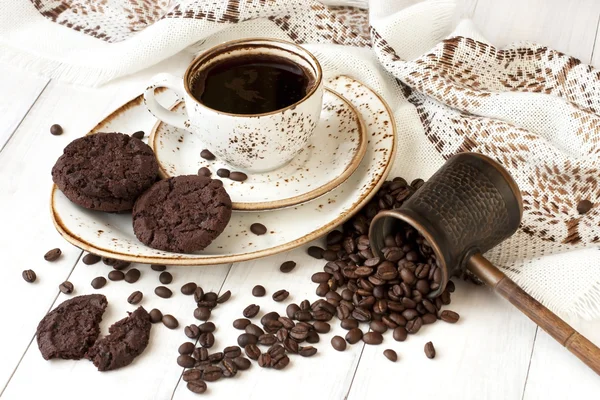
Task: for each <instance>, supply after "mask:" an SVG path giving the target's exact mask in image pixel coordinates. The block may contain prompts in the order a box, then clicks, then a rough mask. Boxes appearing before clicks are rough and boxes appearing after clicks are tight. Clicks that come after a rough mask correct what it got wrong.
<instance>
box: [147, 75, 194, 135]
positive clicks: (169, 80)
mask: <svg viewBox="0 0 600 400" xmlns="http://www.w3.org/2000/svg"><path fill="white" fill-rule="evenodd" d="M159 87H165V88H168V89H171V90H172V91H174V92H175V94H177V97H179V99H180V100H184V99H185V97H184V95H185V89H184V88H183V80H182V79H181V78H178V77H176V76H173V75H171V74H167V73H161V74H158V75H154V76H153V77H152V79H151V80H150V84H149V85H148V87H147V88H146V90H145V91H144V104H145V105H146V108H147V109H148V111H150V112H151V113H152V115H154V116H155V117H156V118H158V119H160V120H161V121H163V122H166V123H167V124H169V125H173V126H176V127H178V128H181V129H185V130H189V129H190V122H189V117H188V115H187V111H186V112H185V115H181V114H178V113H176V112H173V111H171V110H167V109H166V108H165V107H163V106H162V105H161V104H160V103H159V102H158V101H157V100H156V97H155V95H154V89H156V88H159Z"/></svg>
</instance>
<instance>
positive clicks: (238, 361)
mask: <svg viewBox="0 0 600 400" xmlns="http://www.w3.org/2000/svg"><path fill="white" fill-rule="evenodd" d="M233 362H234V363H235V366H236V367H237V369H238V370H239V371H245V370H247V369H248V368H250V366H251V365H252V363H251V362H250V360H248V359H247V358H246V357H241V356H240V357H235V358H234V359H233Z"/></svg>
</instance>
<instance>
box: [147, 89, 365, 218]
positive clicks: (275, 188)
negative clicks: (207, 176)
mask: <svg viewBox="0 0 600 400" xmlns="http://www.w3.org/2000/svg"><path fill="white" fill-rule="evenodd" d="M172 110H174V111H176V112H178V113H179V114H184V113H185V104H184V103H183V102H182V103H179V104H177V105H176V106H175V107H174V108H173V109H172ZM290 134H291V135H293V134H294V133H293V132H290ZM366 136H367V134H366V131H365V127H364V125H363V122H362V120H361V118H360V116H359V112H358V111H357V110H356V109H355V108H354V107H353V106H352V104H350V103H349V102H348V100H346V99H344V98H343V97H342V96H340V95H339V94H338V93H335V92H333V91H332V90H329V89H325V93H324V94H323V110H322V112H321V118H320V119H319V123H318V124H317V127H316V128H315V132H314V134H313V137H312V140H311V142H310V144H309V146H308V147H307V148H306V149H304V150H303V151H302V152H301V153H300V154H298V156H296V157H295V158H294V159H293V160H292V161H290V162H289V163H288V164H286V165H284V166H283V167H281V168H278V169H276V170H273V171H270V172H264V173H253V174H250V173H249V174H248V179H247V180H245V181H243V182H236V181H232V180H230V179H227V178H219V177H218V176H217V170H218V169H220V168H225V169H228V170H229V171H231V172H233V171H236V170H238V169H237V168H236V167H234V166H231V165H230V164H228V163H226V162H225V161H224V160H219V159H218V157H217V159H216V160H214V161H207V160H205V159H203V158H201V157H200V152H201V151H202V150H203V149H205V148H206V146H204V145H203V144H202V142H201V141H200V140H199V139H198V137H197V136H196V135H194V134H193V133H191V132H188V131H186V130H184V129H180V128H177V127H174V126H172V125H169V124H167V123H165V122H162V121H160V122H159V123H158V124H157V125H156V126H155V128H154V129H153V130H152V132H151V134H150V138H149V139H148V144H149V145H150V147H152V149H153V150H154V153H155V154H156V159H157V160H158V165H159V168H160V171H159V174H160V175H161V178H169V177H173V176H178V175H193V174H196V173H197V172H198V169H199V168H201V167H207V168H209V169H210V171H211V172H212V177H213V178H218V179H221V181H223V186H224V187H225V189H226V190H227V193H229V196H230V197H231V201H232V202H233V209H234V210H244V211H262V210H274V209H278V208H283V207H290V206H294V205H297V204H301V203H304V202H306V201H309V200H313V199H315V198H317V197H319V196H322V195H323V194H325V193H327V192H329V191H330V190H332V189H334V188H336V187H337V186H339V185H340V184H341V183H342V182H344V181H345V180H346V179H348V178H349V177H350V175H352V173H353V172H354V171H355V170H356V168H358V165H359V164H360V161H361V160H362V158H363V156H364V155H365V151H366V150H367V139H366ZM209 150H210V149H209Z"/></svg>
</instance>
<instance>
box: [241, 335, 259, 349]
mask: <svg viewBox="0 0 600 400" xmlns="http://www.w3.org/2000/svg"><path fill="white" fill-rule="evenodd" d="M237 343H238V345H239V346H240V347H244V348H245V347H246V346H247V345H249V344H256V343H258V337H256V336H254V335H252V334H250V333H242V334H241V335H240V336H238V338H237Z"/></svg>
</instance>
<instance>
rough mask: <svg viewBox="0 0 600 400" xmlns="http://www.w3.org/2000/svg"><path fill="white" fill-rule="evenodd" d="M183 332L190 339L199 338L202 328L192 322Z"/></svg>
mask: <svg viewBox="0 0 600 400" xmlns="http://www.w3.org/2000/svg"><path fill="white" fill-rule="evenodd" d="M183 333H184V334H185V336H187V337H189V338H190V339H198V337H199V336H200V329H199V328H198V325H195V324H191V325H188V326H186V327H185V328H183Z"/></svg>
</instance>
